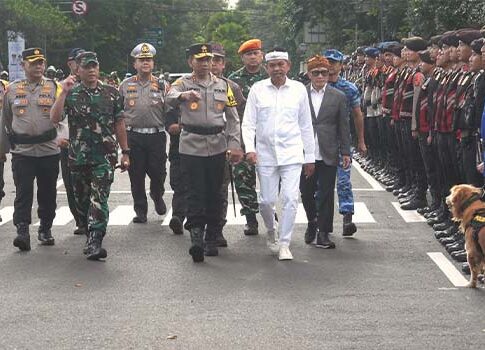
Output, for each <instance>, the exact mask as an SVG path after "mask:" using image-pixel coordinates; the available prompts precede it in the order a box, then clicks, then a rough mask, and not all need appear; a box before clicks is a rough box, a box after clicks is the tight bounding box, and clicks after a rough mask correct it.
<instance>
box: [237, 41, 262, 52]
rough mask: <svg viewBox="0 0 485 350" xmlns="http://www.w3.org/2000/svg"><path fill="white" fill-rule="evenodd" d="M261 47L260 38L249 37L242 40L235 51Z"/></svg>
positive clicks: (259, 48)
mask: <svg viewBox="0 0 485 350" xmlns="http://www.w3.org/2000/svg"><path fill="white" fill-rule="evenodd" d="M261 48H262V44H261V40H259V39H251V40H248V41H245V42H243V43H242V44H241V46H239V50H237V53H238V54H242V53H245V52H248V51H252V50H261Z"/></svg>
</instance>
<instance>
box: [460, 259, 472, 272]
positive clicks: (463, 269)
mask: <svg viewBox="0 0 485 350" xmlns="http://www.w3.org/2000/svg"><path fill="white" fill-rule="evenodd" d="M461 272H463V273H464V274H465V275H469V274H470V273H471V271H470V265H468V263H467V262H466V263H463V264H462V265H461Z"/></svg>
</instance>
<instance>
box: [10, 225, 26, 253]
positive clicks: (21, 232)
mask: <svg viewBox="0 0 485 350" xmlns="http://www.w3.org/2000/svg"><path fill="white" fill-rule="evenodd" d="M13 246H14V247H17V248H19V250H21V251H29V250H30V233H29V224H27V223H20V224H17V237H15V239H14V240H13Z"/></svg>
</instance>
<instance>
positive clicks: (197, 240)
mask: <svg viewBox="0 0 485 350" xmlns="http://www.w3.org/2000/svg"><path fill="white" fill-rule="evenodd" d="M190 240H191V241H192V245H191V246H190V249H189V254H190V255H191V256H192V260H193V261H194V262H195V263H199V262H203V261H204V231H203V230H202V228H200V227H192V228H191V229H190Z"/></svg>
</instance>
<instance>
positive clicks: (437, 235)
mask: <svg viewBox="0 0 485 350" xmlns="http://www.w3.org/2000/svg"><path fill="white" fill-rule="evenodd" d="M452 228H453V226H451V227H450V228H448V229H446V230H444V231H436V232H435V233H434V236H435V238H436V239H440V238H446V237H451V236H453V235H454V234H455V233H456V232H454V231H453V230H452Z"/></svg>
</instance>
